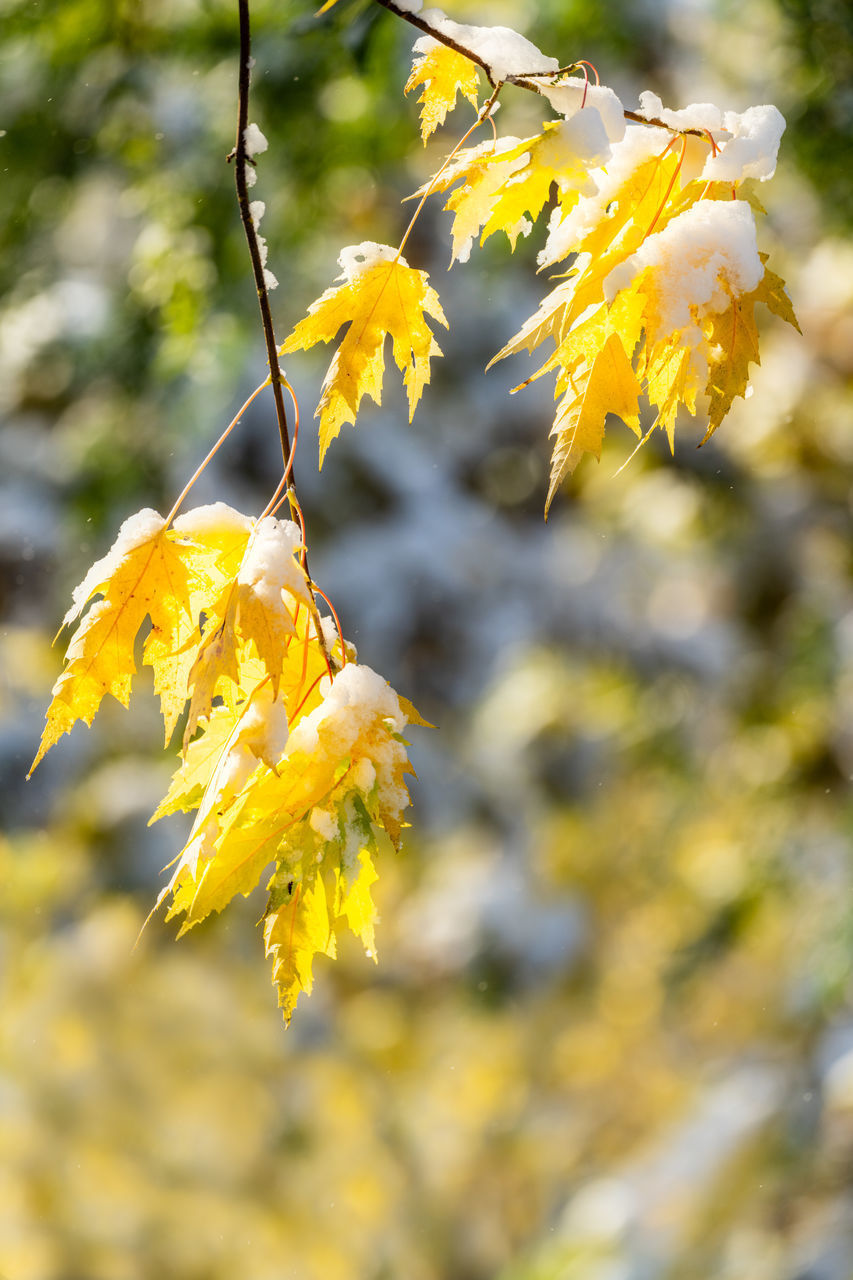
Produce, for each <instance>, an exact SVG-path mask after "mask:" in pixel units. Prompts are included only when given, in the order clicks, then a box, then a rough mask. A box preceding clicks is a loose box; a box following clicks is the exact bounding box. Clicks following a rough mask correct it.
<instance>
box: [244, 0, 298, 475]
mask: <svg viewBox="0 0 853 1280" xmlns="http://www.w3.org/2000/svg"><path fill="white" fill-rule="evenodd" d="M237 3H238V8H239V14H240V80H239V99H238V107H237V142H236V144H235V146H234V150H233V151H232V153H231V156H229V157H228V158H229V160H230V159H231V157H232V156H233V158H234V181H235V184H236V187H237V204H238V205H239V207H240V218H241V220H242V223H243V231H244V232H245V234H246V240H247V242H248V245H249V255H250V257H251V259H252V273H253V275H254V277H255V288H256V290H257V293H258V305H259V307H260V309H261V323H262V324H263V329H264V340H265V342H266V346H267V363H268V364H269V368H270V380H271V382H272V393H273V398H274V400H275V416H276V419H277V421H278V433H279V436H280V437H281V456H282V458H283V460H284V465H285V466H287V461H288V458H289V456H290V433H289V431H288V429H287V414H286V412H285V408H284V396H283V394H282V390H281V381H280V379H279V369H278V344H277V342H276V340H275V329H274V328H273V322H272V314H271V313H270V300H269V294H268V293H267V284H266V280H265V279H264V265H263V263H262V262H261V251H260V247H259V245H258V236H257V232H256V230H255V224H254V222H253V221H252V213H251V210H250V208H249V189H248V184H247V182H246V129H247V127H248V124H249V79H250V74H251V65H252V52H251V50H252V37H251V29H250V25H249V0H237ZM290 482H291V484H293V483H294V476H293V470H292V468H291V473H290Z"/></svg>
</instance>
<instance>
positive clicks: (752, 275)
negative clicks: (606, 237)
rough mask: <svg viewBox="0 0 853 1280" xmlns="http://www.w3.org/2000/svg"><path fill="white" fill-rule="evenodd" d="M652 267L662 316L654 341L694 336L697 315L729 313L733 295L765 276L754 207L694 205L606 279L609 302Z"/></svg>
mask: <svg viewBox="0 0 853 1280" xmlns="http://www.w3.org/2000/svg"><path fill="white" fill-rule="evenodd" d="M646 267H651V268H653V269H654V290H655V301H656V303H657V307H658V310H659V315H660V319H659V325H658V328H657V332H655V333H653V334H652V335H651V339H652V341H656V340H657V339H659V338H661V337H663V336H665V335H667V334H671V333H675V332H677V331H678V330H680V329H689V330H690V331H691V334H692V331H693V329H694V328H695V327H696V326H695V317H696V316H699V317H700V318H701V317H702V316H706V315H718V314H719V313H720V312H722V311H725V310H726V308H727V307H729V306H730V305H731V299H732V296H734V297H738V296H740V294H743V293H749V292H750V290H752V289H754V288H756V286H757V285H758V283H759V281H760V280H761V277H762V276H763V274H764V266H763V264H762V262H761V259H760V258H759V256H758V246H757V244H756V238H755V219H754V218H753V216H752V210H751V208H750V207H749V205H748V204H747V203H746V201H745V200H732V201H728V200H725V201H724V200H702V201H700V202H699V203H698V204H694V205H692V206H691V207H690V208H689V209H687V210H685V212H684V213H680V214H679V215H678V217H677V218H673V220H672V221H671V222H670V223H669V224H668V225H667V226H666V227H664V229H663V231H659V232H657V234H656V235H651V236H649V237H648V238H647V239H646V240H645V241H644V242H643V244H642V245H641V246H640V248H639V249H638V250H637V252H636V253H634V254H632V255H631V257H630V258H626V260H625V261H624V262H622V263H620V264H619V266H618V267H616V268H614V270H613V271H611V272H610V274H609V275H608V276H607V277H606V279H605V281H604V296H605V298H606V299H607V301H608V302H611V301H612V300H613V298H614V297H615V296H616V294H617V293H618V292H619V290H620V289H624V288H626V287H627V286H628V285H629V284H630V283H631V282H632V281H633V280H634V279H636V277H637V276H638V275H639V274H640V272H641V271H643V270H645V268H646Z"/></svg>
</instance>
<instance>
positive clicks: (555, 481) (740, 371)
mask: <svg viewBox="0 0 853 1280" xmlns="http://www.w3.org/2000/svg"><path fill="white" fill-rule="evenodd" d="M680 170H681V158H680V157H679V156H677V154H676V151H675V150H674V149H673V148H672V146H669V147H664V148H663V150H662V151H661V152H660V153H658V154H656V155H652V156H649V157H648V158H647V159H645V160H643V161H642V162H641V163H639V164H638V165H637V166H636V168H634V169H633V171H632V172H631V173H630V174H629V175H628V176H627V177H626V179H625V180H624V182H623V183H622V184H621V185H620V186H619V187H618V188H617V189H616V190H615V191H614V192H612V193H611V195H610V199H609V201H608V204H607V207H606V208H603V209H601V211H600V213H601V216H600V219H599V220H598V221H597V223H596V224H595V225H594V226H592V227H591V229H588V230H585V231H584V232H583V234H581V235H580V236H579V237H578V239H577V240H576V241H574V242H571V243H569V244H563V245H562V246H561V247H560V250H559V256H560V257H562V258H565V257H568V256H569V254H571V253H574V254H577V255H578V257H577V261H576V265H575V269H574V270H573V271H572V272H571V273H569V278H568V279H564V280H563V281H562V282H561V283H560V284H558V285H557V286H556V288H554V289H553V290H552V291H551V293H550V294H548V296H547V297H546V298H545V299H544V300H543V302H542V304H541V306H540V307H539V310H538V311H537V312H536V314H535V315H533V316H532V317H531V318H530V319H529V320H528V321H526V323H525V324H524V325H523V326H522V328H521V329H520V330H519V332H518V333H517V334H516V335H515V337H514V338H512V339H511V340H510V341H509V342H508V343H507V344H506V346H505V347H504V348H503V349H502V350H501V351H500V352H498V354H497V356H495V360H501V359H503V358H504V357H505V356H508V355H511V354H513V353H515V352H518V351H521V350H523V349H524V350H527V351H530V352H532V351H534V350H535V349H536V348H537V347H538V346H539V345H540V344H541V343H542V342H543V341H544V340H545V339H546V338H551V339H552V340H553V342H554V344H555V350H554V352H553V354H552V355H551V356H550V358H549V359H548V360H546V361H545V363H544V364H542V365H541V366H540V368H539V369H538V370H537V371H536V373H535V374H534V375H533V378H538V377H540V376H541V375H542V374H543V373H546V372H548V371H550V370H556V372H557V381H556V391H555V398H556V399H557V400H558V405H557V411H556V416H555V420H554V425H553V427H552V435H553V436H555V437H556V443H555V447H554V453H553V456H552V462H551V481H550V487H549V492H548V498H547V502H546V512H547V509H548V506H550V503H551V501H552V499H553V497H554V494H555V493H556V491H557V489H558V488H559V486H560V484H561V483H562V481H563V479H564V478H565V477H566V475H568V474H569V473H570V472H571V471H572V470H574V467H575V466H576V464H577V462H578V460H579V459H580V457H581V456H582V454H583V453H584V452H589V453H592V454H594V455H595V456H596V457H599V456H600V453H601V444H602V440H603V437H604V428H605V420H606V418H607V415H608V413H612V414H614V415H616V416H618V417H620V418H622V420H623V421H624V422H625V423H626V424H627V425H628V426H629V427H630V428H631V429H632V430H633V431H634V432H635V433H636V434H637V435H638V436H639V434H640V425H639V424H640V417H639V414H640V397H641V395H643V394H645V395H646V396H647V397H648V400H649V402H650V403H651V404H652V405H653V406H655V407H656V408H657V411H658V412H657V418H656V420H655V424H654V425H660V426H661V427H663V429H664V430H665V431H666V433H667V436H668V438H669V441H670V445H672V442H673V433H674V428H675V423H676V418H677V415H678V411H679V409H680V408H681V407H682V406H683V407H685V408H686V409H687V410H688V412H690V413H695V412H696V405H697V396H698V395H699V394H701V393H703V392H704V393H705V394H706V395H707V397H708V404H709V422H708V430H707V434H706V437H705V438H706V439H707V438H708V436H710V435H711V434H712V433H713V432H714V431H715V430H716V428H717V426H718V425H719V424H720V422H721V421H722V419H723V418H724V417H725V415H726V413H727V412H728V410H729V408H730V407H731V404H732V401H733V399H734V398H735V396H738V395H743V393H744V391H745V390H746V387H747V383H748V379H749V365H750V363H757V362H758V360H759V354H758V335H757V330H756V323H755V317H754V310H755V304H756V302H763V303H764V304H765V305H766V306H767V307H768V308H769V309H770V310H771V311H773V312H774V313H775V314H777V315H779V316H781V317H782V318H783V319H785V320H787V321H788V322H789V323H790V324H793V325H795V326H796V318H795V316H794V313H793V309H792V307H791V303H790V301H789V299H788V297H787V295H786V294H785V292H784V287H783V282H782V281H781V280H780V279H779V277H778V276H776V275H775V274H774V273H773V272H772V271H769V270H768V269H767V268H766V267H764V261H765V259H766V255H756V261H757V260H758V258H759V257H760V259H761V267H760V268H759V272H760V278H759V279H758V282H757V284H756V285H755V286H754V287H752V288H750V289H747V290H745V291H742V292H741V291H740V290H739V288H738V286H737V280H736V274H737V273H736V271H735V270H734V269H733V268H732V267H731V266H730V265H727V263H726V262H725V259H724V256H722V257H721V256H720V255H718V258H719V260H714V259H713V258H712V255H711V254H710V253H706V254H705V258H704V260H701V261H700V262H699V264H698V267H699V268H701V270H703V271H705V272H706V273H707V272H710V273H711V275H712V277H713V278H712V280H711V283H710V285H708V284H707V282H706V289H710V290H711V291H712V292H713V293H714V296H715V301H714V302H713V304H709V305H707V306H705V307H703V306H702V305H701V300H699V301H694V300H693V299H691V297H690V293H689V284H690V269H691V264H689V263H685V264H684V266H683V268H682V269H681V270H680V273H679V278H678V279H677V280H676V281H675V282H674V281H673V279H672V268H670V269H669V271H667V270H666V269H665V267H664V265H662V263H661V261H657V262H656V261H654V254H653V253H650V252H649V249H650V248H651V241H652V240H653V239H654V240H656V242H657V243H656V245H655V246H654V247H655V248H657V247H659V246H662V245H664V244H665V243H666V240H665V238H666V237H667V233H668V231H669V232H670V239H672V240H673V241H674V242H676V243H677V235H678V233H680V232H681V231H682V229H683V228H685V227H688V224H689V226H690V229H691V230H692V229H693V224H694V223H695V224H699V222H700V219H701V214H699V215H697V213H696V210H697V207H698V205H699V204H700V202H702V205H703V210H702V212H703V213H704V212H705V209H704V206H706V205H707V204H708V203H711V202H726V206H727V207H726V208H723V209H718V210H715V214H716V215H717V216H716V217H715V223H716V224H718V225H719V226H720V228H721V229H725V228H726V224H727V223H731V224H732V226H733V230H734V231H735V232H740V231H742V226H735V225H734V224H735V223H736V222H738V219H736V218H735V216H734V215H736V214H738V213H740V212H742V211H745V212H746V214H747V215H748V216H749V217H750V219H751V213H750V210H749V208H748V207H747V206H746V205H745V204H744V203H743V202H742V201H735V196H736V190H735V187H734V186H733V185H732V184H729V183H720V182H716V183H709V182H703V181H702V180H701V179H699V178H694V179H692V180H690V181H687V182H685V183H684V185H683V186H682V185H680V183H679V177H680ZM755 204H756V206H757V207H758V208H759V209H760V205H757V202H755ZM676 219H679V220H680V221H679V222H678V224H677V226H676V225H675V224H676ZM739 222H740V223H741V224H744V223H745V219H740V220H739ZM555 238H556V237H555ZM644 246H646V257H647V258H648V257H651V258H652V262H651V264H650V265H646V266H642V262H643V258H642V257H640V259H639V269H637V270H636V271H635V272H633V273H632V271H631V269H630V267H631V263H630V261H629V260H631V259H633V258H634V256H635V255H638V254H640V253H641V251H642V250H643V248H644ZM724 247H725V246H723V248H724ZM700 257H701V246H700ZM557 260H559V259H557ZM625 264H627V265H628V270H627V271H625V270H624V268H625ZM620 268H623V275H622V276H620V271H619V269H620ZM623 279H624V283H623ZM674 287H675V288H680V289H681V290H682V291H683V293H684V297H683V305H680V306H675V307H674V305H673V302H672V297H671V294H672V292H673V288H674ZM721 294H722V295H724V296H723V298H722V302H720V295H721ZM673 315H678V316H679V317H680V318H679V319H678V320H677V321H673V319H672V317H673ZM492 363H494V361H493V362H492ZM533 378H530V379H528V380H527V381H528V382H530V381H532V380H533ZM523 385H527V383H524V384H523Z"/></svg>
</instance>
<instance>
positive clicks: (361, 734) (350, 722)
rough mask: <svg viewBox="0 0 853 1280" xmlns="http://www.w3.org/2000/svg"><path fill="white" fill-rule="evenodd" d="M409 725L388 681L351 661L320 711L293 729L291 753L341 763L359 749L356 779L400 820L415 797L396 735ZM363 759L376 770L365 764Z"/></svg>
mask: <svg viewBox="0 0 853 1280" xmlns="http://www.w3.org/2000/svg"><path fill="white" fill-rule="evenodd" d="M405 725H406V716H405V714H404V712H403V710H402V708H401V707H400V702H399V699H398V697H397V695H396V693H395V692H394V690H393V689H392V688H391V686H390V685H389V684H388V682H387V681H386V680H383V678H382V676H380V675H377V673H376V672H375V671H373V670H371V668H370V667H364V666H358V665H356V663H354V662H348V663H347V665H346V666H345V667H344V668H343V670H341V671H339V672H338V674H337V675H336V676H335V678H334V680H333V681H332V684H331V687H330V688H329V690H328V692H327V693H326V695H325V697H324V698H323V701H322V702H321V703H320V705H319V707H316V708H315V709H314V710H313V711H312V712H311V714H310V715H308V716H306V717H305V718H304V719H303V720H300V721H299V723H298V724H297V725H296V726H295V727H294V729H293V730H292V732H291V734H290V739H289V741H288V745H287V755H288V757H290V756H292V755H294V754H295V753H296V752H304V753H305V754H306V755H309V756H312V757H313V758H314V759H317V758H318V757H320V758H325V759H327V760H333V761H340V760H342V759H344V758H345V757H346V756H348V755H350V754H351V753H353V752H355V751H357V752H358V753H359V757H360V759H359V760H357V761H355V762H354V767H353V772H352V780H353V781H354V782H355V784H356V786H359V788H360V789H364V790H367V789H370V788H371V787H372V786H373V785H376V787H377V789H378V802H379V805H380V807H381V808H382V809H383V810H384V811H385V812H387V813H391V814H393V815H395V816H399V814H400V813H402V811H403V810H404V809H405V808H406V806H407V805H408V804H409V796H408V792H407V790H406V787H405V786H404V785H403V784H402V783H400V782H398V781H397V780H396V776H395V775H398V774H399V772H400V769H401V767H402V766H404V765H405V764H406V761H407V755H406V747H405V745H404V744H403V743H402V742H400V741H399V740H398V739H397V738H396V737H395V736H394V735H395V734H399V733H402V731H403V729H404V727H405ZM362 758H365V759H366V760H367V761H368V762H369V764H370V766H371V767H370V769H368V768H367V767H365V766H364V765H362V764H361V759H362ZM374 778H375V783H374Z"/></svg>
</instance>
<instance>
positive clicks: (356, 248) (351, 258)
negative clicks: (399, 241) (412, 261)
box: [337, 240, 409, 284]
mask: <svg viewBox="0 0 853 1280" xmlns="http://www.w3.org/2000/svg"><path fill="white" fill-rule="evenodd" d="M379 262H399V264H400V266H401V267H407V266H408V265H409V264H408V262H407V261H406V259H405V258H404V257H402V255H398V253H397V250H396V249H394V248H392V247H391V245H390V244H377V243H376V241H375V240H362V242H361V244H348V245H346V246H345V247H344V248H343V249H341V251H340V253H339V254H338V264H339V265H340V267H341V269H342V274H341V275H339V276H338V277H337V278H338V280H345V281H346V282H347V284H352V283H353V281H354V280H357V279H358V277H359V276H360V275H362V274H363V272H365V271H369V270H370V268H371V267H375V266H376V264H377V263H379Z"/></svg>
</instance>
